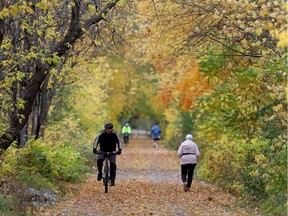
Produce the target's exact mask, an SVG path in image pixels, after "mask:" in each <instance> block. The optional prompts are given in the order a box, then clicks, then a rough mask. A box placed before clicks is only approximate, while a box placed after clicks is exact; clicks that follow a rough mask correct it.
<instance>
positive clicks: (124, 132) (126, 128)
mask: <svg viewBox="0 0 288 216" xmlns="http://www.w3.org/2000/svg"><path fill="white" fill-rule="evenodd" d="M130 134H131V127H130V125H129V123H128V122H127V123H126V124H125V125H124V126H123V128H122V135H123V140H124V143H125V144H127V143H129V136H130Z"/></svg>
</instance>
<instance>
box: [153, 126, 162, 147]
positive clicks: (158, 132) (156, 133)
mask: <svg viewBox="0 0 288 216" xmlns="http://www.w3.org/2000/svg"><path fill="white" fill-rule="evenodd" d="M151 135H152V139H153V140H154V148H157V147H158V141H159V140H160V135H161V128H160V126H159V123H158V122H156V124H155V125H153V126H152V128H151Z"/></svg>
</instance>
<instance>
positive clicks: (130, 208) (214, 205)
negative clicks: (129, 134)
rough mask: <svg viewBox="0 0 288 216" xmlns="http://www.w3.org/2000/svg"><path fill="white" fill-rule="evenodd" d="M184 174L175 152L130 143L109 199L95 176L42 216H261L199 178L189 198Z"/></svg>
mask: <svg viewBox="0 0 288 216" xmlns="http://www.w3.org/2000/svg"><path fill="white" fill-rule="evenodd" d="M95 165H96V164H95ZM95 173H96V170H95ZM179 174H180V168H179V158H178V157H177V155H176V152H175V151H168V150H166V149H164V148H163V147H162V146H161V145H160V146H159V147H158V148H153V142H152V141H151V140H131V141H130V143H129V144H128V145H127V146H123V151H122V154H121V155H120V156H117V176H116V185H115V187H109V192H108V193H107V194H105V193H104V186H103V184H102V182H98V181H97V180H96V176H97V175H96V174H95V175H93V176H92V177H91V178H90V179H89V180H88V181H87V182H85V183H83V184H80V185H78V187H77V191H78V192H77V193H71V194H69V195H68V196H67V198H66V199H65V200H64V201H61V202H59V203H58V204H57V205H56V206H53V207H49V208H45V209H43V210H42V211H41V212H39V213H38V214H37V215H55V216H56V215H57V216H58V215H59V216H60V215H61V216H66V215H67V216H68V215H69V216H70V215H77V216H78V215H79V216H82V215H87V216H102V215H103V216H104V215H112V216H114V215H115V216H119V215H163V216H166V215H179V216H182V215H183V216H185V215H187V216H188V215H189V216H190V215H203V216H204V215H205V216H207V215H215V216H216V215H217V216H218V215H237V216H238V215H239V216H240V215H241V216H242V215H249V216H251V215H256V213H253V211H251V210H248V209H241V208H239V206H238V202H237V199H236V198H235V197H233V196H232V195H231V194H229V193H226V192H224V191H222V190H221V189H220V188H218V187H215V186H213V185H208V184H204V183H201V182H200V181H199V180H198V178H197V177H195V176H194V180H193V183H192V186H191V192H186V193H185V192H184V191H183V187H182V183H181V180H180V175H179Z"/></svg>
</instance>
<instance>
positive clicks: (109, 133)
mask: <svg viewBox="0 0 288 216" xmlns="http://www.w3.org/2000/svg"><path fill="white" fill-rule="evenodd" d="M99 144H100V151H99V155H98V159H97V168H98V176H97V180H98V181H101V179H102V168H103V161H104V159H105V154H101V151H102V152H112V151H116V145H118V151H117V154H118V155H120V154H121V151H122V143H121V140H120V138H119V135H118V133H117V132H116V131H115V130H113V124H112V123H111V122H107V123H105V124H104V130H102V131H100V133H99V134H98V136H97V137H96V139H95V141H94V145H93V153H94V154H97V147H98V145H99ZM109 161H110V181H111V186H114V185H115V177H116V155H113V154H111V155H109Z"/></svg>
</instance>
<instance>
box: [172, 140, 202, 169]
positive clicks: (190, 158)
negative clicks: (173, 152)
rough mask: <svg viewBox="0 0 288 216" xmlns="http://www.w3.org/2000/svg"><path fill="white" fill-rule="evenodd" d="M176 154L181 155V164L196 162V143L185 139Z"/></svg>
mask: <svg viewBox="0 0 288 216" xmlns="http://www.w3.org/2000/svg"><path fill="white" fill-rule="evenodd" d="M177 155H178V156H179V157H181V164H197V162H198V157H199V156H200V151H199V149H198V146H197V144H196V143H194V142H193V141H192V140H191V139H187V140H185V141H184V142H182V143H181V145H180V147H179V149H178V151H177Z"/></svg>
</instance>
